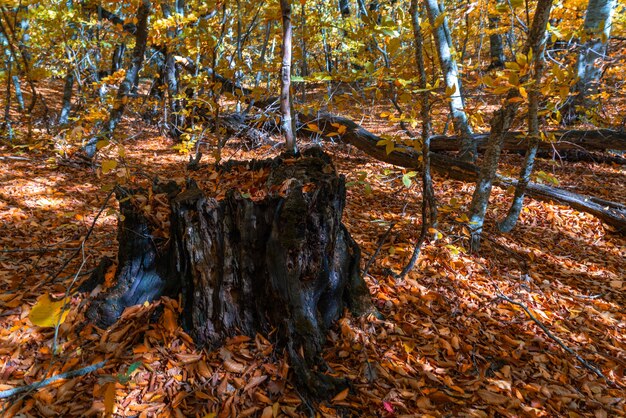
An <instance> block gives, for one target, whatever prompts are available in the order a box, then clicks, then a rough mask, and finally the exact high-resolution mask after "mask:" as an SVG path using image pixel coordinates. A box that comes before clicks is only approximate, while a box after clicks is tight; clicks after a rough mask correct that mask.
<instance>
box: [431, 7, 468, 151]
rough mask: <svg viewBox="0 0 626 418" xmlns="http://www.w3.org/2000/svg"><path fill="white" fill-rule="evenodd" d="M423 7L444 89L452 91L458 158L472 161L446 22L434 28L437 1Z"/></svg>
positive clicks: (466, 124)
mask: <svg viewBox="0 0 626 418" xmlns="http://www.w3.org/2000/svg"><path fill="white" fill-rule="evenodd" d="M424 5H425V6H426V10H427V13H428V19H429V20H430V24H431V25H432V26H433V37H434V38H435V45H436V46H437V52H438V55H439V63H440V65H441V71H442V72H443V76H444V80H445V83H446V89H447V90H450V91H453V93H452V95H451V97H450V113H451V115H452V120H453V122H454V128H455V130H456V131H457V132H459V133H460V135H461V136H462V137H463V142H462V146H461V154H460V157H461V158H462V159H464V160H469V161H473V160H475V159H476V146H475V144H474V142H473V141H472V140H471V135H472V129H471V128H470V126H469V123H468V119H467V115H466V114H465V109H464V107H463V99H462V94H461V84H460V82H459V70H458V67H457V64H456V61H455V59H454V58H453V57H452V44H451V43H450V42H449V29H448V20H447V19H445V18H444V20H443V22H442V23H441V24H440V25H439V26H437V27H435V21H437V18H439V16H440V15H441V12H440V10H439V5H438V4H437V0H425V1H424Z"/></svg>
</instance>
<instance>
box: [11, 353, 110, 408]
mask: <svg viewBox="0 0 626 418" xmlns="http://www.w3.org/2000/svg"><path fill="white" fill-rule="evenodd" d="M105 363H106V360H104V361H101V362H99V363H96V364H92V365H91V366H87V367H83V368H82V369H78V370H70V371H69V372H65V373H61V374H57V375H56V376H52V377H49V378H47V379H44V380H41V381H39V382H34V383H31V384H30V385H25V386H20V387H17V388H13V389H7V390H3V391H2V392H0V399H5V398H9V397H11V396H15V395H18V394H20V393H22V392H27V391H32V390H37V389H39V388H42V387H44V386H48V385H49V384H51V383H54V382H56V381H57V380H63V379H71V378H73V377H79V376H84V375H86V374H88V373H91V372H94V371H96V370H98V369H100V368H102V367H103V366H104V365H105Z"/></svg>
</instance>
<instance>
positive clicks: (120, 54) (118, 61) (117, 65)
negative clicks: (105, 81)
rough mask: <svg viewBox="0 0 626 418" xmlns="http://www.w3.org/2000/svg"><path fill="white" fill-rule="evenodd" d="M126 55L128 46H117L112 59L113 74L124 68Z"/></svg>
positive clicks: (123, 44)
mask: <svg viewBox="0 0 626 418" xmlns="http://www.w3.org/2000/svg"><path fill="white" fill-rule="evenodd" d="M124 53H126V44H125V43H123V42H122V43H119V44H117V45H115V50H114V51H113V58H112V59H111V74H113V73H115V72H116V71H119V70H121V69H122V68H124Z"/></svg>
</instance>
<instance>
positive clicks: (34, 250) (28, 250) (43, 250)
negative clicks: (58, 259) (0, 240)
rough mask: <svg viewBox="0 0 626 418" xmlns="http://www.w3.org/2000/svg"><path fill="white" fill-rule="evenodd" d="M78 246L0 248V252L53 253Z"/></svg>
mask: <svg viewBox="0 0 626 418" xmlns="http://www.w3.org/2000/svg"><path fill="white" fill-rule="evenodd" d="M79 248H80V247H70V248H62V247H56V248H55V247H50V248H9V249H7V250H0V253H53V252H56V251H76V250H78V249H79Z"/></svg>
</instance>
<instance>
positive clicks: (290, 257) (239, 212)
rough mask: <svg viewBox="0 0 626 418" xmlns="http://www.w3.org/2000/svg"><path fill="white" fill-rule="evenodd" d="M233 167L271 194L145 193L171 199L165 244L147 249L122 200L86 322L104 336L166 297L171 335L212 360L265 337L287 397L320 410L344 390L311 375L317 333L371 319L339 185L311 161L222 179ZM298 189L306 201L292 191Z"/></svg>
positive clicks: (318, 158) (318, 366) (323, 165)
mask: <svg viewBox="0 0 626 418" xmlns="http://www.w3.org/2000/svg"><path fill="white" fill-rule="evenodd" d="M287 157H289V155H288V154H287ZM289 158H292V157H289ZM241 164H246V167H247V168H248V169H250V170H259V169H261V168H263V169H264V170H265V172H269V173H270V174H269V176H268V179H267V183H266V186H267V189H268V190H270V191H272V190H279V189H282V192H278V191H276V192H270V194H269V195H268V196H267V197H266V198H264V199H263V200H261V201H256V202H255V201H252V200H250V199H246V198H244V197H242V196H241V193H240V192H238V191H235V190H231V191H229V192H228V193H227V194H226V197H225V198H224V200H221V201H217V200H215V199H213V198H210V197H207V196H206V195H205V194H204V192H203V191H201V190H200V189H198V188H197V186H195V184H189V185H188V187H187V189H186V190H184V191H180V192H179V190H178V188H177V186H176V185H174V184H172V183H169V184H168V185H167V184H166V185H165V186H161V187H162V189H161V190H156V191H155V192H161V193H163V192H164V190H170V192H171V193H170V194H169V197H170V208H171V217H170V236H169V239H168V240H164V241H163V242H159V241H156V242H155V240H154V239H152V238H151V235H152V233H153V231H152V227H151V225H150V222H149V221H148V220H147V218H146V216H145V215H144V214H143V211H142V209H140V208H137V207H135V206H134V204H133V203H132V199H128V200H122V201H121V212H122V215H124V220H123V222H122V223H121V224H120V226H119V228H118V229H119V236H118V240H119V245H120V248H119V255H118V263H119V264H118V267H117V273H116V276H117V279H118V281H117V284H116V286H115V287H114V288H112V289H111V290H109V291H107V292H105V293H102V294H101V295H100V296H99V297H98V298H97V299H96V300H95V301H94V302H93V303H92V305H91V306H90V308H89V310H88V314H87V316H88V318H90V319H91V320H93V321H96V322H97V323H98V324H99V325H102V326H108V325H110V324H111V323H113V322H114V321H115V320H116V319H117V318H119V316H120V314H121V313H122V311H123V309H124V308H125V307H127V306H131V305H133V304H137V303H142V302H144V301H145V300H152V299H154V298H157V297H159V296H160V295H162V294H166V293H170V294H171V290H173V289H176V287H177V285H178V286H179V289H180V291H181V292H182V303H183V313H182V320H183V327H184V328H185V329H186V331H187V332H188V333H189V334H190V335H191V336H192V337H193V338H194V340H195V341H196V342H197V343H198V344H199V345H206V346H208V347H210V348H215V347H217V346H219V345H220V344H221V343H222V342H223V341H224V340H225V339H226V338H228V337H231V336H234V335H240V334H241V333H244V334H247V335H250V336H254V335H255V334H256V333H257V332H261V333H264V334H265V335H268V336H269V334H270V332H272V330H275V329H276V330H278V332H277V333H276V334H274V335H275V338H276V340H277V343H278V344H279V346H283V347H285V348H286V349H287V351H288V353H289V357H290V362H291V366H292V369H293V371H294V378H295V382H296V384H297V385H298V387H299V389H300V390H301V391H303V393H305V394H307V395H310V396H313V397H315V398H328V397H330V396H332V395H334V394H336V393H337V390H339V389H340V386H341V385H342V384H343V383H344V382H343V381H342V380H338V379H336V378H333V377H331V376H329V375H326V374H323V373H322V372H321V371H320V370H324V361H323V359H322V357H321V350H322V347H323V345H324V344H325V340H326V332H327V330H328V328H329V327H330V326H331V325H332V324H333V323H334V321H336V320H337V319H338V318H339V317H340V316H341V315H342V314H343V309H344V307H347V308H349V309H350V310H351V311H352V312H353V313H354V314H356V315H361V314H368V313H375V310H374V309H373V307H372V304H371V300H370V296H369V291H368V289H367V286H366V284H365V282H364V281H363V279H362V278H361V276H360V274H359V257H360V252H359V248H358V246H357V245H356V243H355V242H354V241H353V240H352V238H351V237H350V234H349V233H348V231H347V230H346V228H345V227H344V226H343V224H342V223H341V217H342V213H343V208H344V205H345V178H344V177H343V176H338V175H337V173H336V171H335V169H334V167H333V166H332V162H331V159H330V157H328V156H327V155H325V154H324V153H323V152H322V151H320V150H319V149H310V150H307V151H305V152H304V153H303V157H302V158H299V159H297V160H295V161H293V160H291V161H289V162H285V161H284V159H283V158H280V157H279V158H277V159H275V160H266V161H253V162H246V163H230V164H229V165H228V166H226V167H223V169H225V170H228V169H230V168H232V167H233V166H237V165H241ZM309 183H313V184H314V190H312V191H304V190H303V185H305V184H309ZM286 184H288V187H286V186H285V185H286ZM285 189H286V190H285ZM118 197H122V195H120V196H118ZM104 270H105V269H104V268H102V269H100V271H104Z"/></svg>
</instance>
